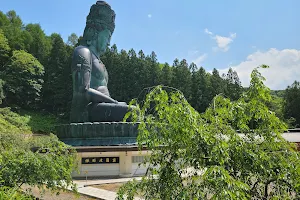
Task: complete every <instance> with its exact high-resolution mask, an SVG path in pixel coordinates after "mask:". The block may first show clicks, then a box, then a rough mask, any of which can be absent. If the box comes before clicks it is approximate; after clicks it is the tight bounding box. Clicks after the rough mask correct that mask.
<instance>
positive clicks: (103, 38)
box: [95, 29, 111, 55]
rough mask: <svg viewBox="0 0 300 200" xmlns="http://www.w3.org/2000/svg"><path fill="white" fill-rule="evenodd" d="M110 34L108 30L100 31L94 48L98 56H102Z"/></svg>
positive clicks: (108, 43)
mask: <svg viewBox="0 0 300 200" xmlns="http://www.w3.org/2000/svg"><path fill="white" fill-rule="evenodd" d="M110 38H111V32H110V31H109V30H108V29H104V30H102V31H100V32H99V33H98V35H97V39H96V40H97V41H96V43H95V47H96V49H97V52H99V53H100V55H103V53H104V52H105V50H106V48H107V47H108V46H109V45H110Z"/></svg>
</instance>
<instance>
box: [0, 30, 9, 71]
mask: <svg viewBox="0 0 300 200" xmlns="http://www.w3.org/2000/svg"><path fill="white" fill-rule="evenodd" d="M9 57H10V47H9V45H8V40H7V38H6V37H5V35H4V33H3V31H2V29H0V72H1V71H3V69H4V65H6V64H8V61H9Z"/></svg>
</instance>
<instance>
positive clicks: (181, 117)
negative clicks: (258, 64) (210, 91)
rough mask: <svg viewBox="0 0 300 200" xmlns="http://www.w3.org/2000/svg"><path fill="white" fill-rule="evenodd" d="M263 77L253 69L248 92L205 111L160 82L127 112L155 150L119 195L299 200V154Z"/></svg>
mask: <svg viewBox="0 0 300 200" xmlns="http://www.w3.org/2000/svg"><path fill="white" fill-rule="evenodd" d="M262 67H264V68H265V67H266V66H264V65H263V66H262ZM263 81H264V77H262V75H261V74H260V72H259V71H258V68H256V69H254V70H253V71H252V74H251V82H250V87H249V89H248V90H247V91H246V92H245V93H244V94H243V95H242V97H240V98H239V99H238V100H236V101H230V99H228V98H224V97H223V96H222V95H218V96H216V97H215V98H214V99H213V103H212V104H211V106H210V107H209V108H208V109H207V110H206V111H205V113H203V114H199V113H198V112H197V111H195V109H193V108H192V107H191V106H190V104H189V103H188V102H187V100H186V99H185V97H184V96H183V95H182V93H179V92H171V93H167V92H166V91H165V90H163V89H162V88H161V87H156V88H155V89H153V90H152V91H151V92H150V93H149V94H148V95H147V97H146V99H145V102H144V104H143V105H142V106H139V105H138V104H136V103H135V102H134V101H133V102H132V104H134V105H136V106H137V108H138V109H137V110H136V111H133V112H131V113H128V115H127V116H132V117H133V119H135V120H136V121H139V122H140V125H139V127H138V128H139V135H138V139H137V140H138V144H139V147H140V148H141V147H145V146H146V147H147V148H148V149H149V151H150V152H151V155H150V156H149V157H146V158H145V162H144V164H147V166H148V170H147V174H146V175H145V176H144V177H143V178H142V180H141V181H135V180H133V181H130V182H128V183H126V184H125V185H124V186H122V187H121V189H120V190H119V191H118V196H119V199H123V198H124V195H126V196H127V199H133V196H134V195H135V194H137V193H139V195H142V196H143V197H145V199H298V198H299V197H300V188H299V184H300V178H299V177H300V176H299V175H300V170H299V169H300V160H299V153H298V151H297V150H296V148H295V145H293V144H290V143H288V142H287V141H286V140H285V139H283V138H282V136H281V134H282V133H283V131H284V130H286V126H285V124H284V123H282V122H281V121H280V120H279V119H278V118H277V117H276V115H275V113H274V112H270V111H269V109H268V107H267V106H266V103H267V102H269V101H270V99H271V96H270V90H269V89H268V88H267V87H266V86H265V85H264V84H263ZM153 104H154V105H155V107H154V108H151V110H152V109H154V112H151V113H150V112H149V109H150V106H151V105H153ZM251 120H253V121H255V122H256V126H255V127H254V129H251V127H250V126H249V123H250V121H251ZM236 130H240V131H241V133H242V134H240V133H238V132H237V131H236Z"/></svg>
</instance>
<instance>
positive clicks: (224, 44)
mask: <svg viewBox="0 0 300 200" xmlns="http://www.w3.org/2000/svg"><path fill="white" fill-rule="evenodd" d="M204 32H205V33H206V34H208V35H210V36H211V38H212V39H214V40H215V41H216V43H217V47H213V50H214V51H218V50H221V51H223V52H226V51H228V50H229V48H230V46H229V44H230V43H232V42H233V40H234V39H235V38H236V33H230V34H229V37H225V36H220V35H214V33H212V32H211V31H209V30H208V29H207V28H206V29H204Z"/></svg>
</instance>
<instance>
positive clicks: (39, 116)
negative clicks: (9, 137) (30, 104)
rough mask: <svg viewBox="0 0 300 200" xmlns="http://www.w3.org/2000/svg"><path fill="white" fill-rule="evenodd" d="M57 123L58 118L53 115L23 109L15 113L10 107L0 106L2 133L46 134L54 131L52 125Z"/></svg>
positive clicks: (0, 130)
mask: <svg viewBox="0 0 300 200" xmlns="http://www.w3.org/2000/svg"><path fill="white" fill-rule="evenodd" d="M57 124H58V119H57V118H56V117H55V116H53V115H49V114H44V113H40V112H37V111H25V110H22V111H20V112H19V113H16V112H12V111H11V110H10V108H0V132H2V133H25V134H32V133H35V134H37V133H40V134H48V133H51V132H52V133H53V132H54V126H55V125H57Z"/></svg>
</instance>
